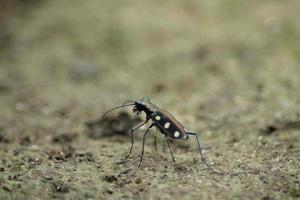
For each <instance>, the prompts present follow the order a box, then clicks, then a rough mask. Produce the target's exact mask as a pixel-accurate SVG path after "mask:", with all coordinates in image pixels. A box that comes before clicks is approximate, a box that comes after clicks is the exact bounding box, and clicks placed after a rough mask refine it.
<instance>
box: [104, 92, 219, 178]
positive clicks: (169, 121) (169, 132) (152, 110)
mask: <svg viewBox="0 0 300 200" xmlns="http://www.w3.org/2000/svg"><path fill="white" fill-rule="evenodd" d="M127 106H134V107H133V112H134V113H136V114H137V115H139V114H140V113H141V112H144V113H145V114H146V121H145V122H143V123H142V124H140V125H138V126H136V127H134V128H133V129H131V131H130V133H131V147H130V150H129V152H128V154H127V155H126V157H125V159H127V158H128V157H129V156H130V154H131V151H132V148H133V144H134V139H133V135H134V133H135V131H136V130H137V129H139V128H140V127H142V126H143V125H145V124H146V123H148V121H149V120H151V124H150V126H149V127H148V128H147V129H146V131H145V133H144V136H143V146H142V154H141V158H140V162H139V165H138V167H140V166H141V164H142V161H143V156H144V146H145V138H146V135H147V133H148V132H149V130H150V129H151V128H152V127H156V128H157V129H158V130H159V131H160V132H161V133H162V134H163V135H164V136H165V138H166V141H167V145H168V148H169V151H170V154H171V156H172V159H173V161H174V162H175V158H174V155H173V153H172V150H171V147H170V142H169V140H170V139H182V140H185V139H188V137H189V135H192V136H194V137H195V139H196V141H197V144H198V151H199V154H200V156H201V160H202V162H204V164H205V165H206V166H207V167H208V168H209V169H210V170H211V171H212V172H214V173H216V174H219V173H218V172H216V171H215V170H214V169H212V168H211V166H210V165H209V164H208V163H207V162H206V160H205V159H204V157H203V154H202V150H201V146H200V142H199V139H198V135H197V134H196V133H194V132H190V131H188V130H187V129H185V128H184V126H183V125H181V124H180V123H179V122H178V121H177V120H176V119H175V118H174V117H173V116H172V115H171V114H170V113H168V112H167V111H166V110H162V109H159V108H158V107H157V106H156V105H154V104H152V103H151V102H150V99H149V98H148V97H143V98H141V99H139V100H136V101H126V102H124V103H123V104H122V105H120V106H117V107H115V108H112V109H110V110H108V111H106V112H105V113H104V114H103V117H104V116H105V115H106V114H107V113H109V112H111V111H113V110H116V109H119V108H123V107H127Z"/></svg>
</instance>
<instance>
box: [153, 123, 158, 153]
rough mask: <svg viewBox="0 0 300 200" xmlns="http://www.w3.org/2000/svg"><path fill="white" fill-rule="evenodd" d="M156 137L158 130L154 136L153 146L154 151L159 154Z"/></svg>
mask: <svg viewBox="0 0 300 200" xmlns="http://www.w3.org/2000/svg"><path fill="white" fill-rule="evenodd" d="M156 135H157V129H156V131H155V134H154V142H153V144H154V149H155V152H157V141H156Z"/></svg>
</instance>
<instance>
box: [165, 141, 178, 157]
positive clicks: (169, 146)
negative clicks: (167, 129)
mask: <svg viewBox="0 0 300 200" xmlns="http://www.w3.org/2000/svg"><path fill="white" fill-rule="evenodd" d="M167 144H168V148H169V151H170V154H171V156H172V160H173V162H176V161H175V158H174V155H173V152H172V149H171V145H170V142H169V140H168V139H167Z"/></svg>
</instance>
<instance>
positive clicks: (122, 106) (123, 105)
mask: <svg viewBox="0 0 300 200" xmlns="http://www.w3.org/2000/svg"><path fill="white" fill-rule="evenodd" d="M130 102H131V104H126V103H130ZM133 102H134V101H125V102H124V103H123V104H122V105H121V106H117V107H114V108H112V109H110V110H108V111H106V112H105V113H104V114H103V115H102V119H103V118H104V117H105V115H106V114H107V113H109V112H111V111H113V110H116V109H119V108H124V107H127V106H133V105H134V103H133Z"/></svg>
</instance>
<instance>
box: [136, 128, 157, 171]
mask: <svg viewBox="0 0 300 200" xmlns="http://www.w3.org/2000/svg"><path fill="white" fill-rule="evenodd" d="M152 126H154V124H151V125H150V126H149V127H148V128H147V130H146V131H145V133H144V136H143V146H142V155H141V160H140V163H139V165H138V168H139V167H140V166H141V164H142V161H143V157H144V147H145V139H146V135H147V133H148V132H149V130H150V128H152Z"/></svg>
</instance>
